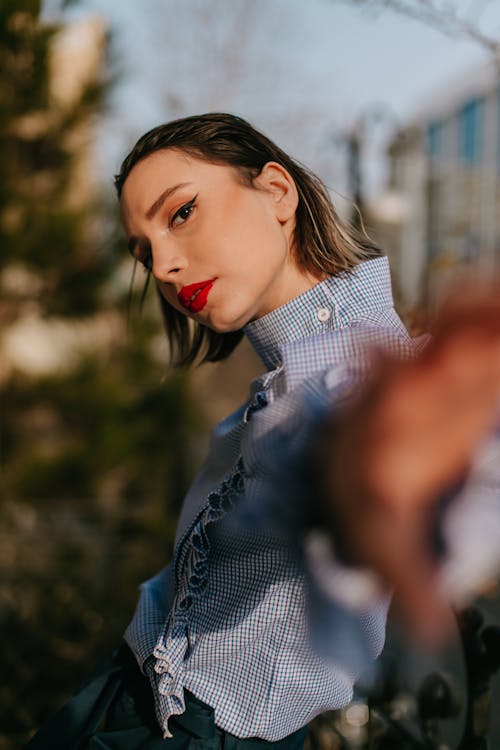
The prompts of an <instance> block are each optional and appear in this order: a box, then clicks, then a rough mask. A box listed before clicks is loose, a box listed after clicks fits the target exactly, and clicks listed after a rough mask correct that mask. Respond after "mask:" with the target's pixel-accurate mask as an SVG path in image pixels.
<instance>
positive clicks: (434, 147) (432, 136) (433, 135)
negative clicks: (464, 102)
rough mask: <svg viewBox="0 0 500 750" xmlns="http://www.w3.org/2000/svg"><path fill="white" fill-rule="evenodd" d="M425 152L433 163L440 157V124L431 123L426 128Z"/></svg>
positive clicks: (441, 144)
mask: <svg viewBox="0 0 500 750" xmlns="http://www.w3.org/2000/svg"><path fill="white" fill-rule="evenodd" d="M427 151H428V154H429V156H430V158H431V159H432V160H433V161H436V160H437V159H438V158H439V157H440V156H442V153H443V125H442V123H440V122H431V123H430V125H429V126H428V128H427Z"/></svg>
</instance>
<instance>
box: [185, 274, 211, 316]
mask: <svg viewBox="0 0 500 750" xmlns="http://www.w3.org/2000/svg"><path fill="white" fill-rule="evenodd" d="M214 282H215V279H208V280H207V281H197V282H196V284H187V286H183V287H182V289H181V290H180V292H179V294H178V295H177V299H178V300H179V302H180V303H181V305H182V306H183V307H185V308H186V310H189V312H192V313H198V312H200V311H201V310H203V308H204V307H205V305H206V304H207V298H208V294H209V292H210V290H211V288H212V287H213V285H214Z"/></svg>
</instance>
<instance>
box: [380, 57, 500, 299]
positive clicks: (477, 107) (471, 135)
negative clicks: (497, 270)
mask: <svg viewBox="0 0 500 750" xmlns="http://www.w3.org/2000/svg"><path fill="white" fill-rule="evenodd" d="M388 158H389V164H390V170H389V171H390V180H389V186H388V190H387V193H386V194H385V195H383V196H381V198H380V200H379V204H378V208H379V211H378V213H379V214H380V220H381V225H382V234H383V239H384V241H385V243H386V245H387V246H388V249H389V254H390V257H391V261H392V265H393V270H394V272H395V276H396V279H397V284H398V286H399V289H400V293H401V297H402V302H403V304H404V305H405V306H406V307H413V306H415V305H417V304H418V303H419V302H421V301H422V300H426V299H429V298H430V299H431V300H432V299H435V298H436V296H438V295H439V290H440V288H441V287H442V285H443V283H444V282H446V280H447V279H449V277H450V276H452V275H454V274H455V273H456V271H457V270H458V269H462V268H464V267H467V266H468V265H470V264H474V265H475V266H476V267H479V268H480V269H483V270H484V271H485V272H489V271H490V270H491V269H492V268H493V267H494V266H495V264H497V265H498V263H499V261H500V211H499V208H500V79H499V76H498V73H497V71H496V70H495V68H494V67H493V65H491V66H487V67H483V68H481V69H479V70H474V71H471V74H470V75H469V76H467V77H462V78H461V79H460V80H457V81H455V83H454V85H453V86H449V87H448V88H447V89H446V90H442V91H438V92H436V93H435V94H434V95H433V96H432V97H431V98H430V100H429V101H428V103H427V104H426V105H425V106H424V107H422V109H421V111H420V114H419V115H418V117H416V118H415V120H414V121H413V122H412V123H411V124H409V125H408V126H407V127H405V128H403V129H401V130H399V131H398V132H397V134H396V135H395V136H394V137H393V139H392V141H391V142H390V144H389V148H388ZM391 198H392V201H393V210H392V213H391V211H387V210H385V211H384V203H386V204H387V206H389V207H390V202H391Z"/></svg>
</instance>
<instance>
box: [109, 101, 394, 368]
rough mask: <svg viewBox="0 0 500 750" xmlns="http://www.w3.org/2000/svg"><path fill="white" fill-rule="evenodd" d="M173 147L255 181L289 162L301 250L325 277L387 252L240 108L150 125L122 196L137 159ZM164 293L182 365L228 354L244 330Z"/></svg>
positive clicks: (302, 262) (119, 183) (126, 170)
mask: <svg viewBox="0 0 500 750" xmlns="http://www.w3.org/2000/svg"><path fill="white" fill-rule="evenodd" d="M167 148H175V149H178V150H180V151H184V152H185V153H188V154H189V155H191V156H194V157H197V158H199V159H203V160H205V161H208V162H211V163H213V164H226V165H228V166H231V167H233V168H235V169H236V170H237V172H238V174H239V176H240V178H241V179H242V180H243V181H244V183H245V184H246V185H249V186H252V184H253V180H254V179H255V178H256V177H257V175H258V174H259V173H260V171H261V169H262V167H263V166H264V165H265V164H266V163H267V162H269V161H275V162H278V163H279V164H281V165H282V166H283V167H285V169H286V170H287V171H288V172H289V173H290V175H291V176H292V178H293V180H294V181H295V184H296V186H297V191H298V195H299V202H298V206H297V211H296V217H295V228H294V235H293V252H294V254H295V259H296V261H297V264H298V266H299V267H300V268H301V269H303V270H304V271H308V272H310V273H312V274H314V275H317V276H318V277H319V276H321V275H323V274H325V273H326V274H328V275H330V276H334V275H336V274H339V273H340V272H342V271H348V270H349V269H351V268H353V267H354V266H356V265H357V264H358V263H360V262H362V261H364V260H369V259H370V258H374V257H377V256H379V255H381V251H380V249H379V248H378V247H376V246H375V245H374V244H373V243H372V242H371V241H370V240H369V239H368V238H367V237H366V236H364V235H363V234H361V233H360V232H358V230H356V229H355V228H353V227H351V226H349V225H348V224H346V223H345V222H344V221H342V219H341V218H340V217H339V215H338V214H337V212H336V211H335V209H334V207H333V205H332V202H331V200H330V197H329V195H328V191H327V189H326V187H325V185H324V184H323V183H322V182H321V180H320V179H319V178H318V177H317V176H316V175H314V174H313V173H312V172H310V171H309V170H308V169H307V168H306V167H304V166H302V165H301V164H299V163H298V162H296V161H294V160H293V159H292V158H291V157H290V156H288V154H286V153H285V152H284V151H282V149H280V148H279V147H278V146H276V144H274V143H273V142H272V141H271V140H269V138H266V136H265V135H263V134H262V133H260V132H259V131H258V130H256V129H255V128H254V127H253V126H252V125H250V123H248V122H246V120H243V119H242V118H241V117H236V116H235V115H230V114H225V113H218V112H212V113H209V114H204V115H194V116H191V117H185V118H182V119H179V120H173V121H172V122H168V123H166V124H165V125H159V126H158V127H156V128H153V130H150V131H149V132H148V133H146V134H145V135H143V136H142V138H140V139H139V140H138V141H137V143H136V144H135V146H134V148H133V149H132V151H131V152H130V153H129V154H128V156H127V157H126V158H125V159H124V161H123V164H122V166H121V169H120V172H119V174H118V175H116V177H115V187H116V190H117V192H118V196H121V192H122V189H123V185H124V183H125V180H126V179H127V177H128V175H129V174H130V171H131V170H132V168H133V167H134V166H135V165H136V164H137V162H139V161H140V160H141V159H144V158H145V157H146V156H149V154H152V153H153V152H155V151H158V150H160V149H167ZM159 298H160V303H161V309H162V313H163V319H164V323H165V329H166V333H167V336H168V339H169V344H170V349H171V354H172V355H173V358H174V361H175V363H176V364H177V365H186V364H191V363H192V362H193V361H194V360H195V359H196V358H197V357H198V356H200V355H201V358H202V359H201V361H202V362H216V361H218V360H221V359H224V358H225V357H227V356H228V355H229V354H230V353H231V352H232V351H233V349H234V348H235V347H236V345H237V344H238V343H239V341H240V340H241V338H242V335H243V334H242V331H231V332H229V333H216V332H215V331H212V330H211V329H210V328H207V327H206V326H203V325H201V324H199V323H196V322H195V321H193V320H191V319H189V318H187V317H186V316H185V315H183V314H182V313H180V312H178V311H177V310H175V309H174V308H173V307H171V306H170V305H169V304H168V302H167V301H166V300H165V299H164V297H163V296H162V295H161V294H159Z"/></svg>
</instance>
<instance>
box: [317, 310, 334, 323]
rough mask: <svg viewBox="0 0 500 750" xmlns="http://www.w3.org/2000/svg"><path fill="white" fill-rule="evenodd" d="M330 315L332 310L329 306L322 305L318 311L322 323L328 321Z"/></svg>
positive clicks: (318, 317)
mask: <svg viewBox="0 0 500 750" xmlns="http://www.w3.org/2000/svg"><path fill="white" fill-rule="evenodd" d="M330 315H331V312H330V310H329V309H328V308H327V307H320V308H319V310H317V312H316V317H317V319H318V320H319V322H320V323H326V321H327V320H330Z"/></svg>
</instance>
